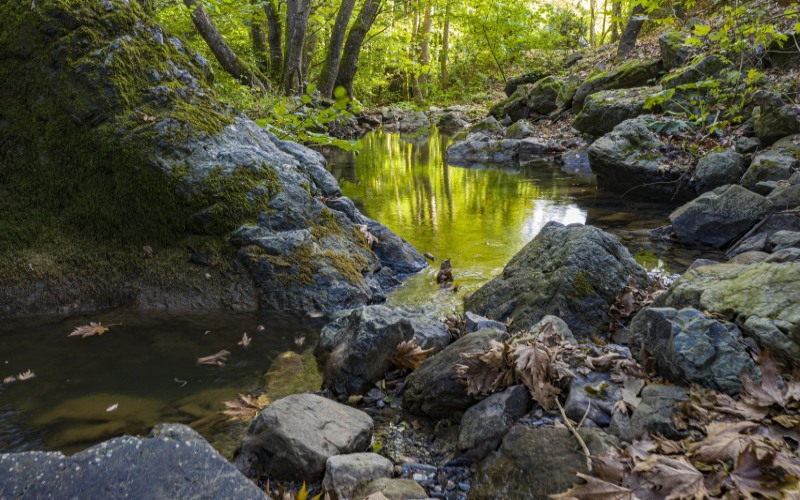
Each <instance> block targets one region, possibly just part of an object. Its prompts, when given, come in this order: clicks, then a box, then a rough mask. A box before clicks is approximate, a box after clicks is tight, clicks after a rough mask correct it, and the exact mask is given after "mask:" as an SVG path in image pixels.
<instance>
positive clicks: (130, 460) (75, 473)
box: [0, 424, 269, 500]
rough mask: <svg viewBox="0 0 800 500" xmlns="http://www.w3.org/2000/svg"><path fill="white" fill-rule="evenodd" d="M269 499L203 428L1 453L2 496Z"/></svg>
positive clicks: (167, 427) (175, 427)
mask: <svg viewBox="0 0 800 500" xmlns="http://www.w3.org/2000/svg"><path fill="white" fill-rule="evenodd" d="M230 497H234V498H243V499H267V498H269V497H267V495H266V494H265V493H264V492H263V491H261V489H259V488H258V487H257V486H256V485H255V484H253V483H252V482H251V481H250V480H249V479H247V478H246V477H245V476H243V475H242V474H241V473H240V472H239V471H238V470H236V468H235V467H233V465H231V464H230V463H229V462H228V461H227V460H225V459H224V458H223V457H222V456H221V455H220V454H219V453H217V452H216V451H215V450H214V448H212V447H211V445H210V444H208V443H207V442H206V441H205V440H204V439H203V438H202V437H201V436H200V435H199V434H197V433H196V432H195V431H193V430H192V429H190V428H189V427H187V426H185V425H181V424H159V425H157V426H155V427H154V428H153V430H152V432H151V433H150V436H149V437H148V438H145V439H142V438H135V437H131V436H122V437H118V438H114V439H111V440H109V441H105V442H103V443H100V444H97V445H95V446H92V447H91V448H88V449H86V450H84V451H81V452H78V453H76V454H74V455H72V456H69V457H67V456H64V455H63V454H61V453H57V452H38V451H36V452H25V453H5V454H0V498H152V499H164V500H167V499H173V498H230Z"/></svg>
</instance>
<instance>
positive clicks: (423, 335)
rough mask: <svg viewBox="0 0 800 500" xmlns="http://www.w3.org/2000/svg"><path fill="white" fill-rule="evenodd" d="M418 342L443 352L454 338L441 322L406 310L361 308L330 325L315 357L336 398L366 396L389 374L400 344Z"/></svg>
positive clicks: (425, 347)
mask: <svg viewBox="0 0 800 500" xmlns="http://www.w3.org/2000/svg"><path fill="white" fill-rule="evenodd" d="M411 339H414V340H416V342H417V345H419V346H420V347H422V348H423V349H430V348H433V349H435V350H437V351H439V350H441V349H443V348H444V347H445V346H446V345H447V344H448V343H449V342H450V334H449V333H448V332H447V330H445V327H444V324H443V323H441V322H440V321H435V320H431V319H428V318H427V317H425V316H423V315H421V314H413V313H410V312H408V311H404V310H401V309H393V308H390V307H386V306H382V305H376V306H367V307H361V308H358V309H355V310H353V311H352V312H351V313H350V314H348V315H346V316H344V317H341V318H339V319H337V320H335V321H334V322H332V323H330V324H328V325H327V326H325V328H323V329H322V332H321V333H320V339H319V342H318V343H317V347H316V349H315V350H314V354H315V355H316V356H317V357H318V358H319V360H320V363H321V364H322V366H323V373H324V384H325V387H327V388H329V389H331V390H332V391H333V392H334V393H336V394H357V393H361V392H365V391H367V390H368V389H369V388H370V387H371V385H372V383H374V382H377V381H378V380H380V379H381V378H383V376H384V375H385V374H386V372H387V371H388V370H389V368H390V366H391V363H390V362H389V358H391V357H392V356H394V354H395V352H396V350H397V345H398V344H399V343H400V342H404V341H407V340H411Z"/></svg>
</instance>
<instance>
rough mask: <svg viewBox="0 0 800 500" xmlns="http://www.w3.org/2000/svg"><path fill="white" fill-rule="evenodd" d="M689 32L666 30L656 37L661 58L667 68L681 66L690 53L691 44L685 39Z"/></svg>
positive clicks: (687, 37)
mask: <svg viewBox="0 0 800 500" xmlns="http://www.w3.org/2000/svg"><path fill="white" fill-rule="evenodd" d="M688 39H689V34H688V33H686V32H683V31H668V32H666V33H664V34H662V35H661V36H659V37H658V46H659V48H660V49H661V60H662V61H663V62H664V67H665V68H666V69H667V70H671V69H674V68H677V67H679V66H683V65H684V64H686V63H687V62H688V61H689V58H690V57H691V55H692V46H691V45H689V44H688V43H686V42H687V40H688Z"/></svg>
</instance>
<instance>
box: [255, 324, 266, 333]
mask: <svg viewBox="0 0 800 500" xmlns="http://www.w3.org/2000/svg"><path fill="white" fill-rule="evenodd" d="M256 331H257V332H263V331H264V325H258V326H257V327H256Z"/></svg>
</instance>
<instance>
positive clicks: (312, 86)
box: [306, 83, 317, 95]
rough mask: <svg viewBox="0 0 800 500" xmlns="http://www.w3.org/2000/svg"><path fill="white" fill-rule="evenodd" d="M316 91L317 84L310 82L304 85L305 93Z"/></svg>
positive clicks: (309, 93)
mask: <svg viewBox="0 0 800 500" xmlns="http://www.w3.org/2000/svg"><path fill="white" fill-rule="evenodd" d="M316 91H317V84H316V83H310V84H308V87H306V94H307V95H311V94H313V93H314V92H316Z"/></svg>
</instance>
